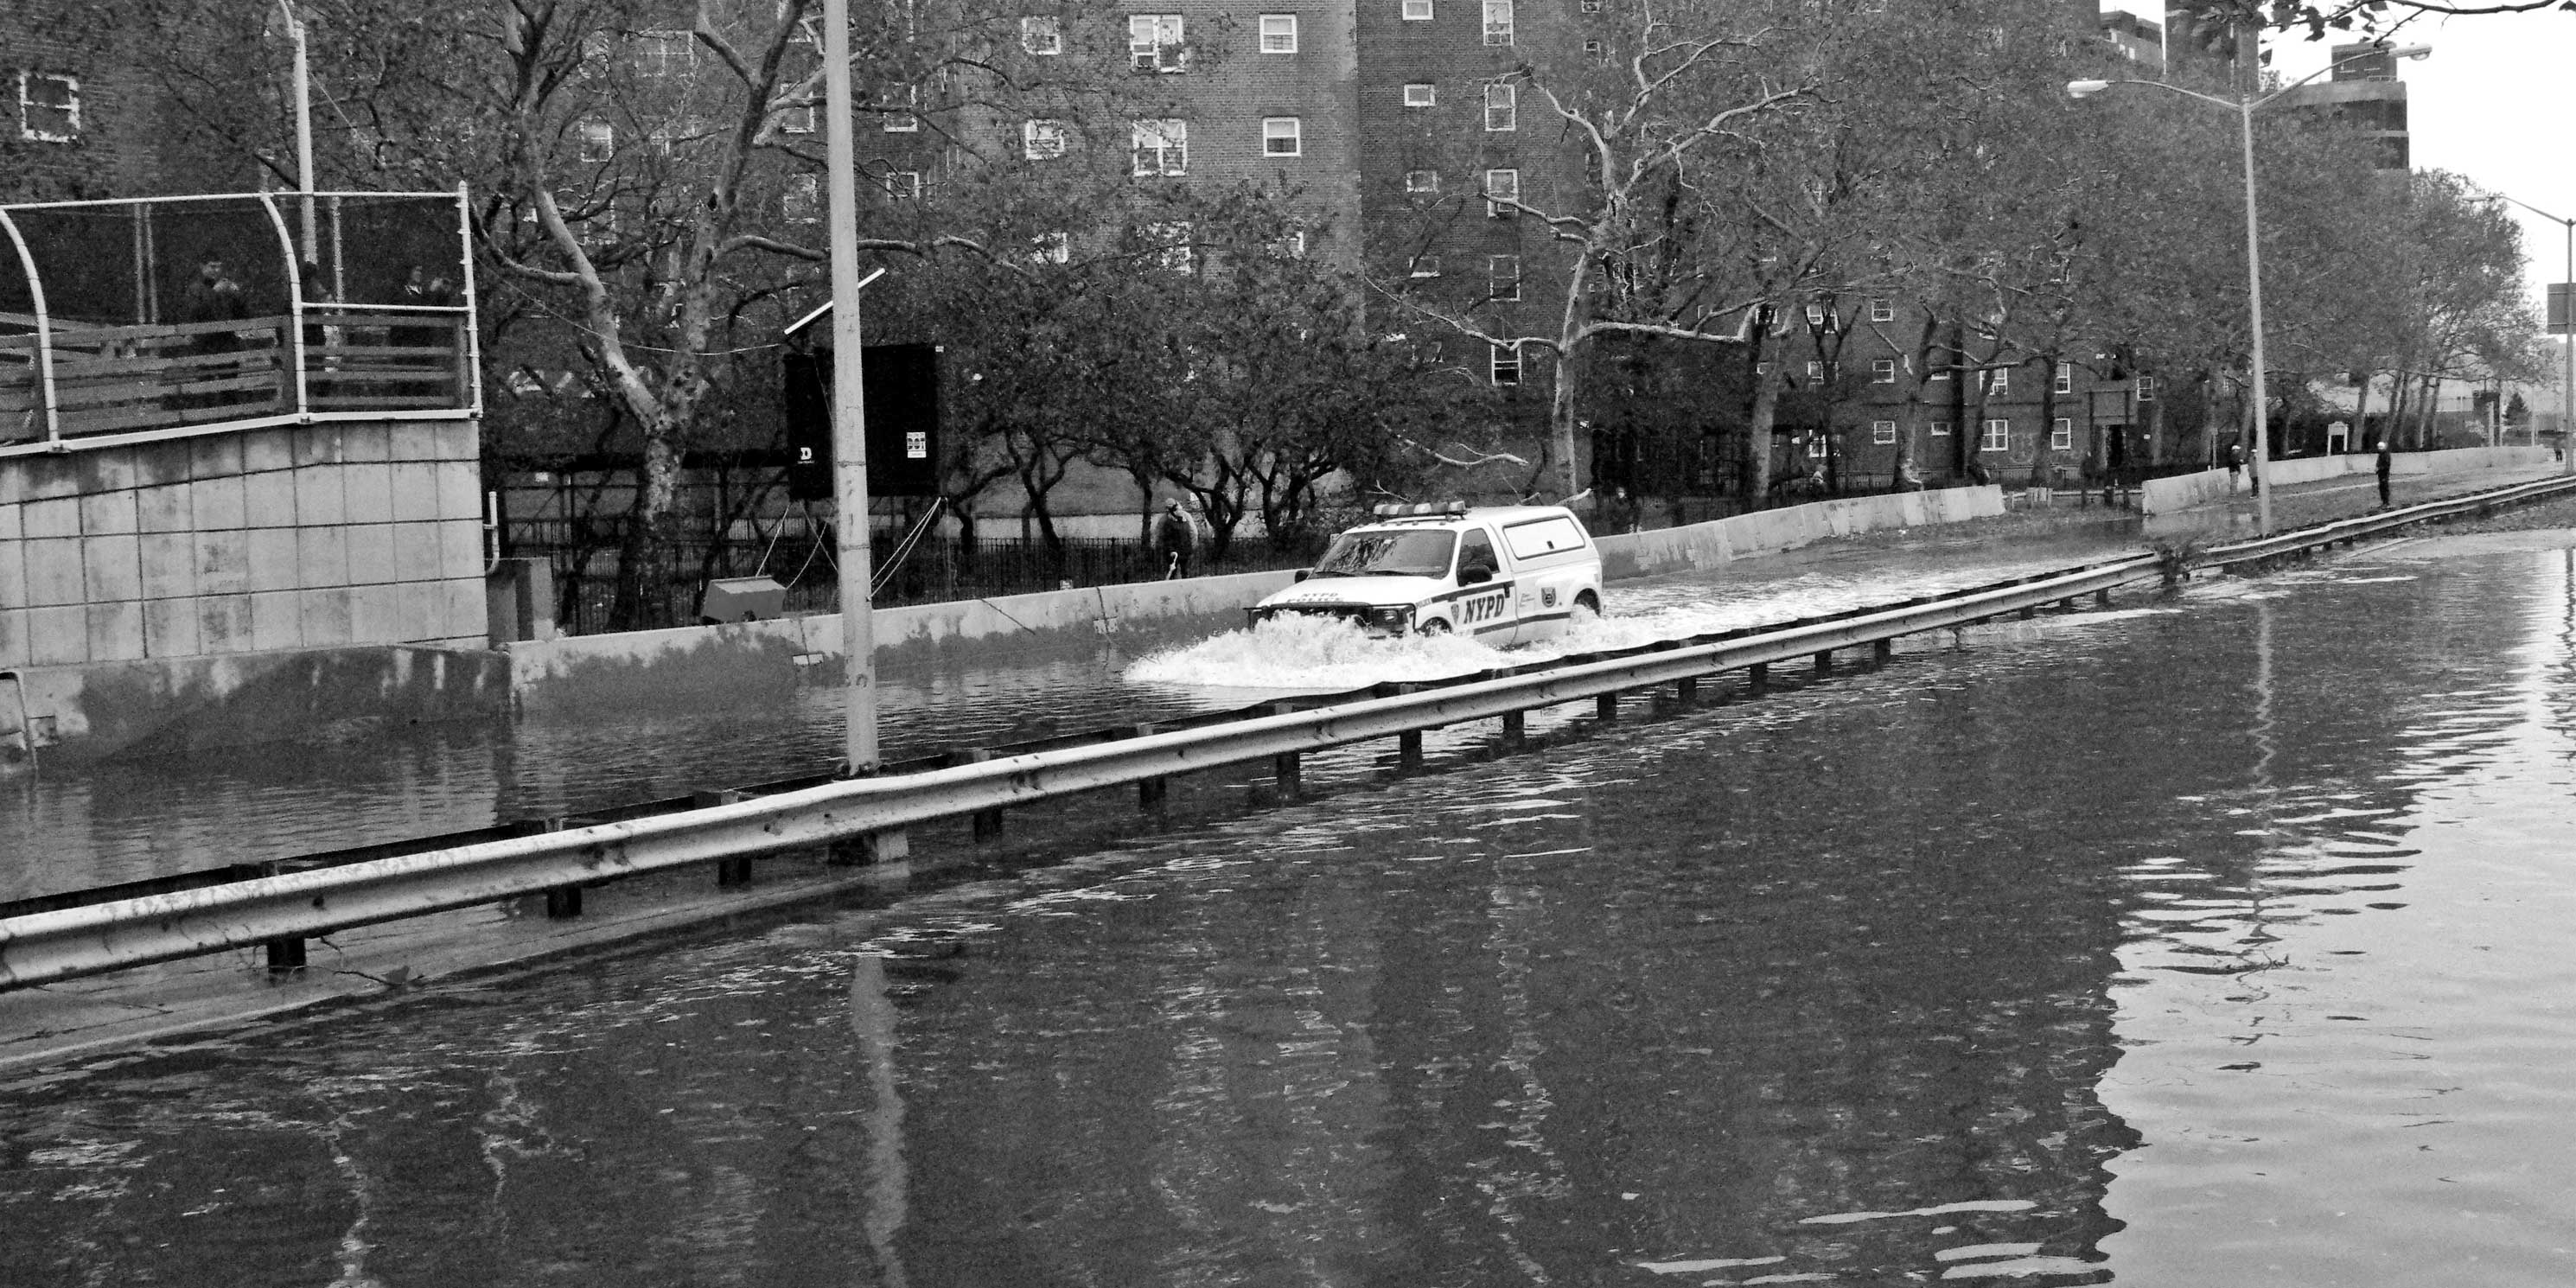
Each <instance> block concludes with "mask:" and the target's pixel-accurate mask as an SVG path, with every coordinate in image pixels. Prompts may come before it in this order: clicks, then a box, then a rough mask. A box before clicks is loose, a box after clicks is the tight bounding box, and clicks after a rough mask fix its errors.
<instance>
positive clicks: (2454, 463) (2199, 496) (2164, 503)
mask: <svg viewBox="0 0 2576 1288" xmlns="http://www.w3.org/2000/svg"><path fill="white" fill-rule="evenodd" d="M2555 459H2556V457H2555V455H2554V454H2553V453H2552V452H2551V451H2550V449H2548V448H2546V447H2454V448H2449V449H2446V450H2443V451H2439V452H2399V453H2397V454H2396V455H2394V456H2392V457H2391V458H2389V462H2388V472H2389V473H2390V474H2392V475H2398V476H2402V477H2411V476H2417V475H2433V474H2466V473H2470V472H2472V471H2476V470H2497V469H2514V470H2520V469H2536V468H2538V467H2540V466H2543V465H2547V464H2550V463H2551V462H2552V461H2554V460H2555ZM2378 472H2379V456H2378V454H2377V453H2375V452H2347V453H2344V454H2343V455H2340V456H2300V457H2293V458H2291V459H2289V460H2283V461H2274V462H2272V468H2271V472H2270V477H2271V479H2272V482H2273V484H2274V486H2277V487H2291V486H2295V485H2297V484H2300V483H2314V482H2317V481H2318V480H2320V479H2330V478H2341V477H2344V476H2346V475H2351V474H2376V473H2378ZM2230 484H2231V480H2230V479H2229V477H2228V474H2227V471H2226V470H2224V469H2216V470H2202V471H2200V472H2198V473H2196V474H2176V475H2173V476H2171V477H2169V478H2161V479H2149V480H2147V481H2146V482H2145V483H2144V484H2142V485H2140V486H2139V488H2138V509H2139V510H2140V512H2141V513H2145V514H2171V513H2173V512H2174V511H2176V510H2187V509H2190V508H2191V507H2193V506H2196V505H2207V504H2209V503H2210V502H2212V501H2217V500H2221V499H2224V498H2225V497H2227V496H2228V495H2230V490H2231V489H2230ZM2242 486H2243V485H2242V484H2241V483H2238V484H2236V487H2238V488H2240V489H2241V488H2242Z"/></svg>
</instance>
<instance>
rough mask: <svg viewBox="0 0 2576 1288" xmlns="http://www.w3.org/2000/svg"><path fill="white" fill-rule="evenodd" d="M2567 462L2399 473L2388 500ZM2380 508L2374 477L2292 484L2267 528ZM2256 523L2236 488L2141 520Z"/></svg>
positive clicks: (2183, 525)
mask: <svg viewBox="0 0 2576 1288" xmlns="http://www.w3.org/2000/svg"><path fill="white" fill-rule="evenodd" d="M2566 469H2567V467H2566V465H2565V464H2564V463H2560V462H2552V463H2550V464H2547V465H2538V466H2527V467H2524V468H2520V469H2512V468H2503V469H2489V470H2467V471H2462V472H2460V473H2456V474H2414V475H2399V476H2398V477H2396V478H2393V479H2391V480H2389V489H2388V490H2389V502H2390V504H2391V505H2395V506H2406V505H2414V504H2418V503H2421V502H2425V501H2434V500H2439V499H2441V498H2443V497H2448V496H2459V495H2461V494H2463V493H2468V492H2490V491H2493V490H2495V489H2497V488H2501V487H2510V486H2512V485H2513V484H2516V483H2529V482H2532V481H2534V480H2538V479H2546V478H2556V477H2558V476H2560V475H2562V474H2564V473H2565V472H2566ZM2378 508H2379V480H2378V479H2377V478H2376V477H2375V476H2373V475H2369V474H2354V475H2346V476H2343V477H2341V478H2330V479H2319V480H2317V481H2316V482H2313V483H2297V484H2292V485H2289V486H2287V487H2282V488H2278V489H2276V490H2275V491H2274V492H2273V495H2272V528H2273V530H2274V531H2276V532H2283V531H2288V530H2289V529H2292V528H2304V527H2310V526H2313V525H2315V524H2319V523H2328V522H2331V521H2333V520H2336V519H2348V518H2351V517H2353V516H2355V515H2359V514H2368V513H2370V512H2371V511H2373V510H2376V509H2378ZM2258 521H2259V517H2258V510H2257V506H2256V502H2255V498H2254V497H2253V495H2252V494H2251V493H2249V492H2239V493H2237V494H2236V495H2235V496H2232V497H2229V498H2227V499H2226V500H2223V501H2214V502H2211V503H2209V504H2207V505H2197V506H2193V507H2191V508H2190V509H2187V510H2177V511H2175V512H2173V513H2171V514H2159V515H2151V516H2149V517H2148V519H2147V521H2146V533H2147V535H2148V536H2150V537H2161V536H2168V535H2173V534H2178V533H2185V532H2199V533H2206V534H2208V535H2210V536H2213V537H2233V536H2237V535H2252V533H2253V530H2254V527H2255V525H2256V524H2257V522H2258Z"/></svg>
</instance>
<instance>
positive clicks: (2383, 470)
mask: <svg viewBox="0 0 2576 1288" xmlns="http://www.w3.org/2000/svg"><path fill="white" fill-rule="evenodd" d="M2388 464H2389V462H2388V440H2387V439H2385V438H2383V439H2380V440H2379V508H2380V509H2383V510H2385V509H2387V508H2388Z"/></svg>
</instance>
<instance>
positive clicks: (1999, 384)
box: [1986, 367, 2012, 398]
mask: <svg viewBox="0 0 2576 1288" xmlns="http://www.w3.org/2000/svg"><path fill="white" fill-rule="evenodd" d="M2011 392H2012V372H2011V371H2010V370H2008V369H2006V368H2002V367H1997V368H1996V369H1994V370H1992V371H1989V372H1987V373H1986V393H1987V394H1988V395H1989V396H1992V397H1997V398H2000V397H2002V396H2003V395H2005V394H2008V393H2011Z"/></svg>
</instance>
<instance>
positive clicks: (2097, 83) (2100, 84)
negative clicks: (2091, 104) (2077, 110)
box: [2066, 80, 2111, 98]
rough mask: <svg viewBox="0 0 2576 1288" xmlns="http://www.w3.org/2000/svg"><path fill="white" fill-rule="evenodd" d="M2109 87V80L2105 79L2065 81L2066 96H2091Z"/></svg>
mask: <svg viewBox="0 0 2576 1288" xmlns="http://www.w3.org/2000/svg"><path fill="white" fill-rule="evenodd" d="M2109 88H2111V82H2109V81H2106V80H2071V81H2068V82H2066V96H2067V97H2068V98H2091V97H2093V96H2094V95H2096V94H2099V93H2101V92H2102V91H2104V90H2106V89H2109Z"/></svg>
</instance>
